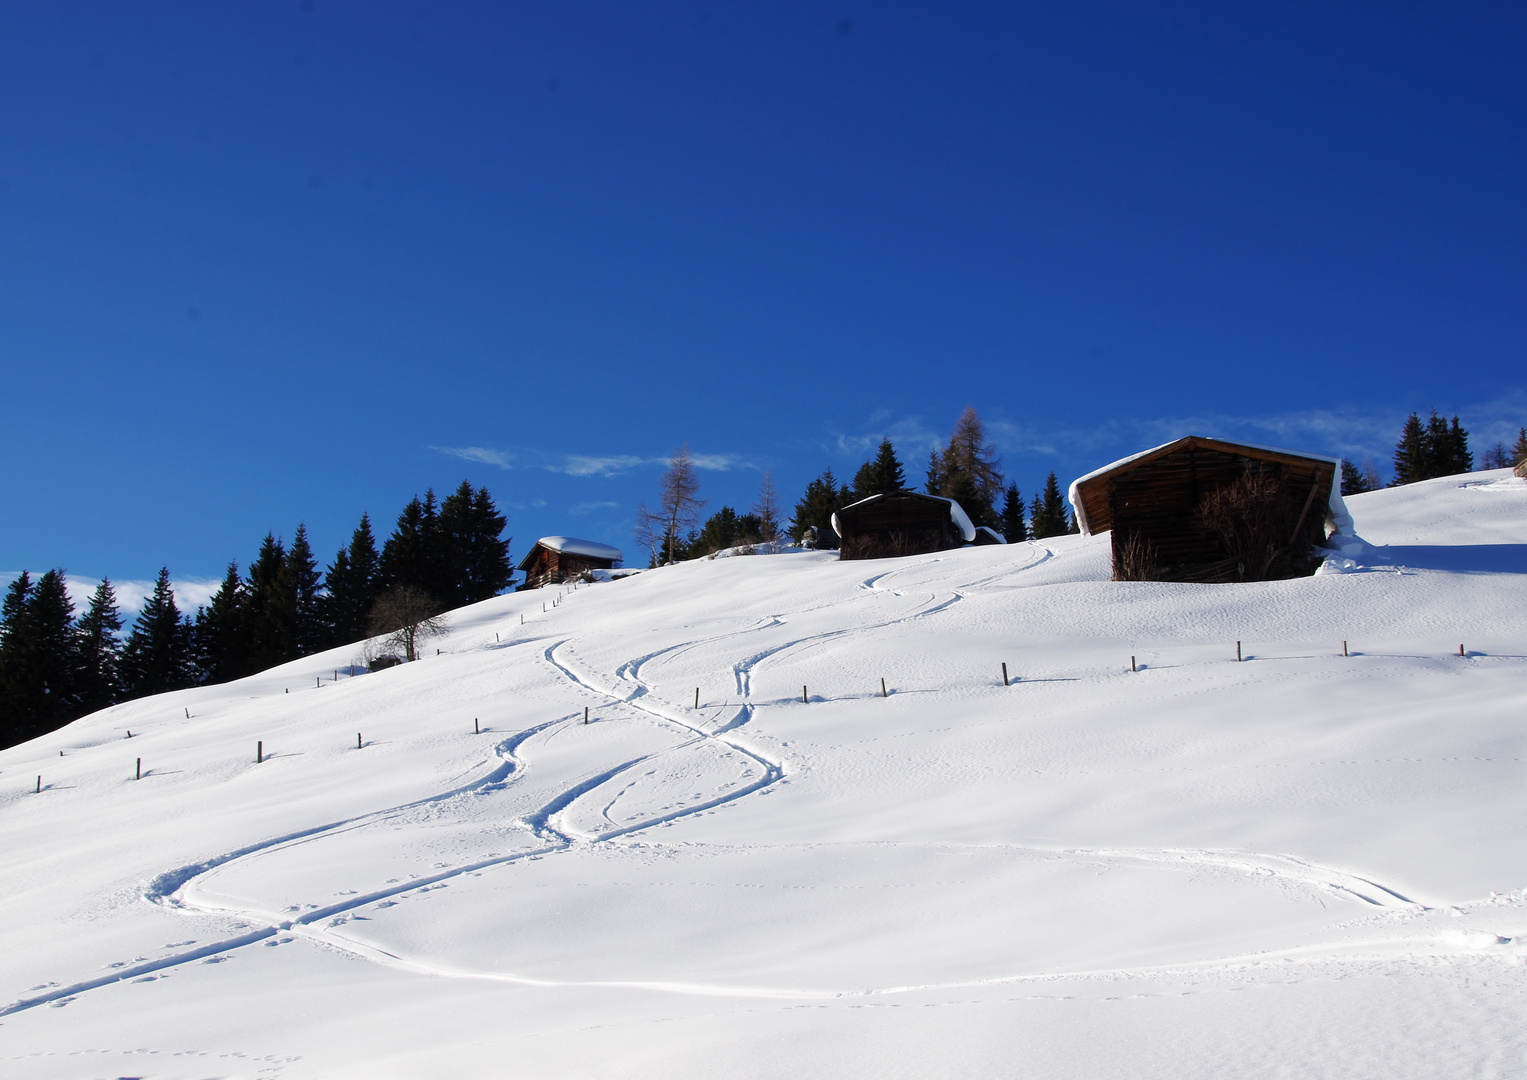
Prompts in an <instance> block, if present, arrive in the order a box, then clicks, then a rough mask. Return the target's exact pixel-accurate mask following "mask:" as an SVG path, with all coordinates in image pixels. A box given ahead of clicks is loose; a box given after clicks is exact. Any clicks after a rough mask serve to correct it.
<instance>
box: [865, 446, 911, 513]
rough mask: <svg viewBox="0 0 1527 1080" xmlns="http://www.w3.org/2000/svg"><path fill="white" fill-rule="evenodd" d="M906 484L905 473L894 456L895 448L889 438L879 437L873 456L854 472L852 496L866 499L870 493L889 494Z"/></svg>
mask: <svg viewBox="0 0 1527 1080" xmlns="http://www.w3.org/2000/svg"><path fill="white" fill-rule="evenodd" d="M906 486H907V478H906V474H905V473H904V472H903V471H902V467H901V461H900V460H899V459H898V458H897V457H896V448H895V447H894V446H892V445H891V440H890V439H881V440H880V448H879V449H878V450H877V451H876V452H875V456H874V457H873V458H871V459H870V460H869V461H866V462H865V463H864V464H863V465H861V466H859V471H858V472H857V473H855V474H854V498H855V499H867V498H869V497H870V496H871V495H889V494H890V493H891V492H893V491H901V490H902V489H904V488H905V487H906Z"/></svg>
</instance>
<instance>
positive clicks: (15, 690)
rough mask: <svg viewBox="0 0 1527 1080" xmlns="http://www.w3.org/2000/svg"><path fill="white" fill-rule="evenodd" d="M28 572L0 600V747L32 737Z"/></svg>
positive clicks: (33, 681) (34, 703)
mask: <svg viewBox="0 0 1527 1080" xmlns="http://www.w3.org/2000/svg"><path fill="white" fill-rule="evenodd" d="M32 590H33V584H32V575H31V574H29V573H27V572H26V571H25V570H23V571H22V572H21V573H20V575H19V576H17V577H16V578H15V579H14V580H12V581H11V583H10V584H9V585H8V586H6V589H5V600H4V602H3V603H0V747H3V746H14V745H16V744H17V743H20V742H25V741H26V740H27V739H30V738H31V737H32V735H31V731H32V727H33V723H34V719H35V716H36V711H37V708H38V703H37V701H36V700H35V697H36V695H35V694H34V692H33V690H34V687H35V685H36V679H35V678H34V677H33V673H32V666H33V658H32V635H31V629H32V628H31V624H30V612H29V611H28V609H29V608H30V606H31V600H32Z"/></svg>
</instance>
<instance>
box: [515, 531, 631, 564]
mask: <svg viewBox="0 0 1527 1080" xmlns="http://www.w3.org/2000/svg"><path fill="white" fill-rule="evenodd" d="M536 543H537V544H539V545H540V546H541V547H543V548H546V549H548V550H550V551H561V552H566V553H567V554H568V555H587V556H588V557H589V558H591V559H613V560H614V561H615V562H620V561H621V560H622V559H623V558H624V556H622V555H621V553H620V548H617V547H611V546H610V545H609V544H601V543H599V542H598V541H597V540H580V539H578V538H577V537H576V536H543V537H541V539H539V540H537V541H536Z"/></svg>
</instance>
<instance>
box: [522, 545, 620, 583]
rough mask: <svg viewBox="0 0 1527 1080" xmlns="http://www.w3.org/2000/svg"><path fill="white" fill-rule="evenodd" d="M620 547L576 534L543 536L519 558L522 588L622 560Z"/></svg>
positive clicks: (606, 568)
mask: <svg viewBox="0 0 1527 1080" xmlns="http://www.w3.org/2000/svg"><path fill="white" fill-rule="evenodd" d="M621 558H622V556H621V554H620V549H619V548H613V547H611V546H610V545H609V544H601V543H598V542H596V541H593V540H580V539H578V538H577V537H576V536H543V537H541V539H539V540H537V541H536V542H535V546H534V547H533V548H531V549H530V553H529V554H528V555H526V556H525V557H524V558H523V559H521V560H520V569H521V570H523V571H524V572H525V583H524V584H523V585H521V586H520V588H521V589H539V588H540V587H541V586H543V585H557V584H560V583H561V582H564V581H569V580H571V579H572V578H575V577H577V576H578V575H579V574H581V573H583V572H584V571H586V570H609V569H610V568H611V567H613V566H615V565H617V564H618V563H619V562H620V561H621Z"/></svg>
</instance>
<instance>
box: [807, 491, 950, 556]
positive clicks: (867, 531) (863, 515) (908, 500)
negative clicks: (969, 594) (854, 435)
mask: <svg viewBox="0 0 1527 1080" xmlns="http://www.w3.org/2000/svg"><path fill="white" fill-rule="evenodd" d="M832 527H833V530H834V531H835V532H836V533H837V534H838V536H839V538H840V539H839V543H840V547H839V551H838V557H839V558H841V559H884V558H890V557H892V556H895V555H921V554H923V553H925V552H929V551H944V550H946V549H948V548H957V547H960V546H961V545H963V544H968V543H970V542H971V541H973V540H975V538H976V529H975V526H974V525H972V524H971V523H970V518H968V517H967V516H966V515H965V511H964V510H963V509H961V507H960V504H959V503H957V502H955V501H954V500H953V499H945V498H942V497H940V496H937V495H924V494H922V493H920V492H916V491H893V492H891V493H889V494H886V495H871V496H870V497H869V498H867V499H860V500H859V501H858V502H856V503H851V504H849V505H848V506H845V507H844V508H843V509H841V510H839V511H838V512H837V513H836V514H834V515H833V516H832Z"/></svg>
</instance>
